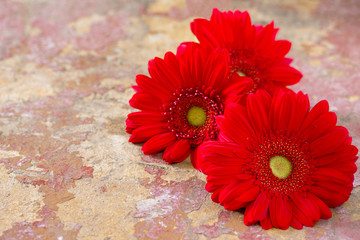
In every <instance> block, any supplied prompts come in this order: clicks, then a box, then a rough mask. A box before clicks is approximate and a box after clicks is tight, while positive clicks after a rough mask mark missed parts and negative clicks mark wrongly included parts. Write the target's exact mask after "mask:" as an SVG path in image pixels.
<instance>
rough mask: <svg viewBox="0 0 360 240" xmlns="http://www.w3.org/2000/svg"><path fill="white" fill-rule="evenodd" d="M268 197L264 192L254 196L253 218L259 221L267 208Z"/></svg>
mask: <svg viewBox="0 0 360 240" xmlns="http://www.w3.org/2000/svg"><path fill="white" fill-rule="evenodd" d="M269 203H270V197H269V196H268V194H267V193H266V192H262V193H260V194H259V196H258V197H257V198H256V200H255V202H254V212H253V220H254V221H260V220H262V219H263V218H264V217H265V216H266V214H267V212H268V209H269Z"/></svg>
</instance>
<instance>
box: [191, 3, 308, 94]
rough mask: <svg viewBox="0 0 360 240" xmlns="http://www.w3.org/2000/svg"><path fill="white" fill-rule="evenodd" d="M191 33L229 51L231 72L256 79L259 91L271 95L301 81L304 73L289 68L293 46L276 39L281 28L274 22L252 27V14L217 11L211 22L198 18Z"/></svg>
mask: <svg viewBox="0 0 360 240" xmlns="http://www.w3.org/2000/svg"><path fill="white" fill-rule="evenodd" d="M191 30H192V32H193V33H194V34H195V35H196V37H197V38H198V40H199V41H200V44H202V45H206V46H210V47H212V48H218V47H220V48H226V49H228V51H229V53H230V73H231V74H232V76H233V75H240V76H247V77H250V78H252V80H253V81H254V86H253V89H252V90H251V92H255V91H256V90H257V89H266V90H267V91H268V92H270V93H271V94H273V93H274V91H275V90H276V89H278V88H285V87H286V86H288V85H292V84H295V83H297V82H299V81H300V79H301V77H302V74H301V73H300V72H299V71H298V70H296V69H294V68H292V67H290V66H289V64H290V63H291V62H292V59H290V58H286V57H285V55H286V54H287V53H288V52H289V50H290V47H291V43H290V42H289V41H286V40H275V37H276V34H277V32H278V30H279V29H277V28H274V23H273V22H272V23H270V24H268V25H266V26H265V27H262V26H254V25H252V24H251V20H250V16H249V14H248V12H246V11H245V12H240V11H238V10H237V11H235V12H231V11H228V12H220V11H219V10H218V9H214V10H213V14H212V16H211V18H210V20H206V19H195V20H194V21H193V22H192V23H191Z"/></svg>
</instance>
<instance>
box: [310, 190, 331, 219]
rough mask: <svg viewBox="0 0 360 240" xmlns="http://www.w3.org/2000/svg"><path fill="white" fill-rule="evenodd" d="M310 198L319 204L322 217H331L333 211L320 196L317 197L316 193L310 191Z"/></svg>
mask: <svg viewBox="0 0 360 240" xmlns="http://www.w3.org/2000/svg"><path fill="white" fill-rule="evenodd" d="M308 198H309V199H310V200H311V201H312V202H313V203H314V204H316V205H317V206H318V208H319V210H320V217H321V218H322V219H329V218H331V216H332V213H331V211H330V209H329V207H328V206H327V205H326V204H325V203H324V202H323V201H321V200H320V199H319V198H318V197H316V196H315V195H314V194H312V193H308Z"/></svg>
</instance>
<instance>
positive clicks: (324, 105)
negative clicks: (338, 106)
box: [299, 100, 329, 132]
mask: <svg viewBox="0 0 360 240" xmlns="http://www.w3.org/2000/svg"><path fill="white" fill-rule="evenodd" d="M327 112H329V103H328V102H327V101H326V100H322V101H320V102H318V103H317V104H316V105H315V106H314V107H313V108H312V109H311V111H310V112H309V114H308V115H307V116H306V118H305V120H304V122H303V124H302V126H301V128H300V129H299V130H300V132H301V131H304V130H305V129H306V128H308V127H309V125H310V124H312V123H313V122H314V121H315V120H316V119H317V118H318V117H320V116H321V115H322V114H324V113H327Z"/></svg>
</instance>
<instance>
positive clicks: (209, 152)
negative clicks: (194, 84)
mask: <svg viewBox="0 0 360 240" xmlns="http://www.w3.org/2000/svg"><path fill="white" fill-rule="evenodd" d="M336 121H337V118H336V115H335V113H333V112H329V105H328V103H327V101H325V100H324V101H321V102H319V103H318V104H316V105H315V106H314V107H313V108H312V109H311V110H310V107H309V99H308V97H307V95H304V94H303V93H302V92H299V93H297V94H295V93H294V92H292V91H279V92H276V93H275V94H274V96H273V97H271V96H270V95H269V94H268V93H266V92H265V91H264V90H259V91H257V92H256V93H253V94H250V95H249V96H248V98H247V101H246V104H245V105H238V104H231V105H230V106H227V107H226V110H225V114H224V116H218V117H217V122H218V125H219V128H220V134H219V138H220V140H221V141H218V142H211V141H209V142H207V143H204V144H203V145H202V146H201V147H200V149H199V155H200V156H199V166H200V170H202V171H203V172H204V173H205V174H207V175H208V177H207V184H206V190H207V191H209V192H212V193H213V194H212V199H213V200H214V201H215V202H218V203H220V204H221V205H223V206H224V207H225V208H226V209H228V210H236V209H239V208H246V210H245V215H244V222H245V224H246V225H251V224H254V223H256V222H260V224H261V226H262V227H263V228H265V229H269V228H271V227H275V228H281V229H287V228H288V227H289V226H292V227H294V228H296V229H301V228H302V227H303V225H305V226H313V224H314V222H315V221H319V219H320V218H322V219H328V218H330V217H331V211H330V210H329V207H337V206H339V205H341V204H343V203H344V202H345V201H346V200H347V199H348V198H349V196H350V193H351V190H352V188H353V185H352V183H353V180H354V173H355V172H356V169H357V168H356V165H355V161H356V160H357V158H358V157H357V156H356V155H357V152H358V150H357V148H356V147H355V146H353V145H351V138H350V137H349V133H348V131H347V129H345V128H344V127H341V126H336Z"/></svg>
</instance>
